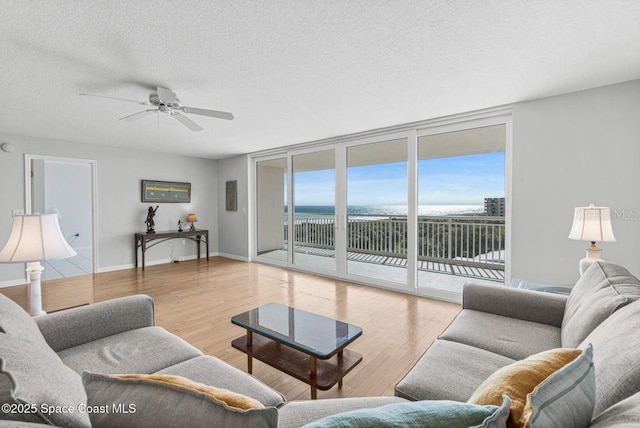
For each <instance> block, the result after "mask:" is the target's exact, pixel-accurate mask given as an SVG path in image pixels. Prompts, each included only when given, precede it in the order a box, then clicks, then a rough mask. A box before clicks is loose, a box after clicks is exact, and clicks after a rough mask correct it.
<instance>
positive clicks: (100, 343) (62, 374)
mask: <svg viewBox="0 0 640 428" xmlns="http://www.w3.org/2000/svg"><path fill="white" fill-rule="evenodd" d="M638 297H640V281H638V279H636V278H635V277H633V276H632V275H630V274H629V273H628V272H627V271H626V269H624V268H622V267H619V266H616V265H613V264H608V263H604V262H602V263H597V264H595V265H593V266H592V267H591V268H590V269H589V270H588V271H587V272H586V273H585V274H584V275H583V277H582V278H581V279H580V281H579V282H578V283H577V284H576V286H575V287H574V289H573V291H572V293H571V295H570V296H569V297H566V296H560V295H555V294H548V293H541V292H536V291H529V290H520V289H512V288H508V287H501V286H485V285H475V284H468V285H467V286H466V287H465V288H464V292H463V307H462V311H461V312H460V313H459V315H458V316H457V317H456V319H455V320H454V321H453V322H452V324H451V325H450V326H449V327H448V328H447V329H446V330H445V331H444V332H443V333H442V335H441V336H440V337H439V338H438V339H437V340H436V341H435V342H434V343H433V344H432V345H431V346H430V347H429V349H427V350H426V352H425V354H424V355H423V356H422V357H421V358H420V359H419V360H418V362H417V363H416V364H415V366H414V367H413V368H412V369H411V370H410V371H409V373H407V375H406V376H405V377H404V378H403V379H402V380H401V381H400V382H399V383H398V384H397V386H396V388H395V396H389V397H367V398H346V399H328V400H317V401H311V400H308V401H294V402H286V400H285V398H284V397H283V396H282V395H281V394H280V393H278V392H276V391H274V390H272V389H271V388H269V387H267V386H266V385H264V384H263V383H261V382H260V381H259V380H257V379H255V378H254V377H252V376H250V375H248V374H246V373H244V372H242V371H240V370H238V369H235V368H234V367H231V366H229V365H228V364H226V363H224V362H222V361H221V360H219V359H217V358H215V357H212V356H207V355H203V354H202V352H200V351H199V350H198V349H196V348H194V347H193V346H191V345H189V344H188V343H187V342H185V341H183V340H182V339H180V338H178V337H177V336H175V335H173V334H171V333H169V332H167V331H166V330H164V329H162V328H161V327H158V326H155V324H154V307H153V301H152V299H151V298H150V297H148V296H143V295H138V296H131V297H125V298H120V299H114V300H110V301H107V302H102V303H97V304H93V305H89V306H85V307H78V308H74V309H69V310H66V311H62V312H58V313H53V314H49V315H45V316H41V317H36V318H31V317H29V316H28V315H27V313H26V312H24V311H23V310H22V309H21V308H20V307H19V306H18V305H16V304H15V303H13V302H12V301H11V300H9V299H8V298H6V297H4V296H2V295H0V363H1V366H0V398H1V401H2V403H3V404H7V403H9V404H12V405H13V406H14V408H13V410H17V409H18V405H20V404H24V403H47V405H51V406H56V405H60V406H62V405H64V404H69V403H71V402H73V403H82V402H86V400H87V395H86V392H85V389H84V388H83V383H82V376H81V374H82V373H83V372H84V371H90V372H94V373H102V374H114V373H147V374H152V373H158V374H170V375H178V376H182V377H186V378H188V379H191V380H194V381H196V382H200V383H203V384H205V385H212V386H216V387H219V388H225V389H228V390H230V391H234V392H236V393H239V394H243V395H246V396H248V397H252V398H253V399H255V400H257V401H259V402H260V403H262V404H263V405H264V406H265V407H266V408H267V410H268V411H269V412H270V413H268V414H266V416H265V418H266V419H255V420H254V423H253V425H255V424H256V422H255V421H256V420H263V421H265V422H264V424H265V425H275V424H276V423H277V426H279V427H297V426H302V425H304V424H306V423H309V422H313V421H316V420H318V419H320V418H322V417H325V416H329V415H333V414H337V413H341V412H345V411H349V410H354V409H362V408H373V407H379V406H383V405H386V404H393V403H406V402H408V401H415V400H455V401H463V402H464V401H466V400H468V399H469V397H470V396H471V395H472V394H473V393H474V391H475V390H476V388H477V387H478V386H479V385H480V384H481V383H482V382H483V381H484V380H485V379H486V378H487V377H488V376H489V375H491V374H492V373H493V372H495V371H496V370H498V369H500V368H501V367H504V366H506V365H508V364H511V363H512V362H514V361H517V360H520V359H523V358H525V357H527V356H529V355H532V354H534V353H537V352H540V351H544V350H548V349H553V348H558V347H578V348H583V347H585V346H587V344H589V343H591V344H592V345H593V352H594V366H595V372H596V384H597V385H596V393H597V394H596V402H595V410H594V413H593V416H594V418H593V420H592V424H591V426H593V427H605V426H606V427H610V426H636V425H638V426H640V357H639V355H640V354H639V353H640V302H638V301H637V300H638ZM364 357H365V358H366V355H365V356H364ZM85 381H86V379H85ZM347 381H348V380H347ZM3 409H4V407H3ZM30 409H32V410H37V409H35V408H30ZM21 410H25V408H21ZM227 410H228V409H221V410H220V411H221V413H220V417H219V418H218V417H216V416H214V417H212V419H213V420H211V426H234V425H235V426H247V423H246V420H244V421H243V419H241V418H240V416H242V415H240V416H238V415H236V414H231V415H229V414H228V413H229V412H227ZM225 412H226V413H225ZM236 413H238V412H236ZM240 413H242V412H240ZM137 416H138V417H139V416H140V415H139V414H138V415H137ZM191 416H192V417H193V416H194V415H193V413H191ZM237 416H238V418H236V417H237ZM95 417H96V415H95V414H93V415H89V414H86V413H77V412H76V413H72V414H69V413H64V412H51V413H48V414H43V413H42V412H37V411H29V412H2V413H0V427H2V426H32V425H33V426H38V425H40V424H50V425H59V426H91V424H92V423H93V425H94V426H95V425H103V426H109V423H108V419H107V420H102V421H101V420H100V418H99V417H98V418H97V419H96V418H95ZM175 417H176V418H177V417H182V418H184V417H185V416H184V415H181V414H180V413H179V412H178V413H176V416H175ZM260 417H262V416H260ZM132 420H133V419H132ZM135 420H136V421H138V422H137V423H136V424H135V425H138V424H140V425H145V426H154V424H156V425H157V423H158V421H154V420H153V417H152V415H150V416H149V417H148V418H147V419H142V420H141V419H135ZM141 421H142V422H141ZM276 421H277V422H276ZM164 422H167V420H166V419H165V420H164ZM184 422H187V421H184ZM624 423H628V424H629V425H624ZM616 424H619V425H616ZM186 425H188V423H187V424H186ZM186 425H185V426H186Z"/></svg>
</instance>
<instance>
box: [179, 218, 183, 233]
mask: <svg viewBox="0 0 640 428" xmlns="http://www.w3.org/2000/svg"><path fill="white" fill-rule="evenodd" d="M178 232H182V220H178Z"/></svg>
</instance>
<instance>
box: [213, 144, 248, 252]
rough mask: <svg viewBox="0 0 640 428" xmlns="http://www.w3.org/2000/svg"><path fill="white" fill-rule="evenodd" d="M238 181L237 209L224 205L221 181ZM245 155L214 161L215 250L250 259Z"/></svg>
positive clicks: (223, 189) (223, 185)
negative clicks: (228, 208) (216, 188)
mask: <svg viewBox="0 0 640 428" xmlns="http://www.w3.org/2000/svg"><path fill="white" fill-rule="evenodd" d="M229 180H236V181H237V182H238V189H237V190H238V210H237V211H227V210H226V207H225V182H227V181H229ZM249 207H250V204H249V157H248V156H236V157H232V158H228V159H222V160H219V161H218V242H219V244H218V245H219V247H218V250H219V252H220V254H221V255H224V256H228V257H233V258H238V259H241V260H249V259H250V250H249V248H250V247H249V233H250V232H249V231H250V227H249V214H248V213H249Z"/></svg>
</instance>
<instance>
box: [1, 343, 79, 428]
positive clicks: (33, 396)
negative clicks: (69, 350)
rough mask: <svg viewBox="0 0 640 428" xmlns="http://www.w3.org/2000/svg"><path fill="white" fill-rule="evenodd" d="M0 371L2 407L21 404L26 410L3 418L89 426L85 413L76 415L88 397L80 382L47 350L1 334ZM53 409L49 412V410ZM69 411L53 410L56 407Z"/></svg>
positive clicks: (3, 413) (77, 377) (7, 413)
mask: <svg viewBox="0 0 640 428" xmlns="http://www.w3.org/2000/svg"><path fill="white" fill-rule="evenodd" d="M0 369H1V371H2V373H1V374H2V378H3V380H2V382H0V384H3V386H5V387H6V386H10V391H5V390H3V392H2V398H3V404H4V403H7V404H22V405H26V406H28V408H29V411H22V412H15V413H14V412H2V414H1V418H2V419H12V420H21V421H26V422H39V423H44V424H49V425H58V426H73V427H89V426H91V423H90V421H89V416H88V415H87V414H86V413H82V412H79V411H78V409H79V407H80V406H81V405H84V404H85V403H86V400H87V397H86V395H85V393H84V388H83V387H82V380H81V379H80V376H78V374H77V373H74V372H73V370H71V369H70V368H68V367H66V366H65V365H64V364H62V361H60V358H58V356H57V355H56V354H55V352H53V350H51V349H49V350H48V351H47V350H44V349H42V348H41V347H38V346H35V345H33V344H32V343H30V342H27V341H24V340H21V339H19V338H16V337H13V336H10V335H8V334H6V333H0ZM51 406H53V408H54V410H51V411H50V409H52V407H51ZM58 406H59V407H60V408H62V407H63V406H64V407H66V408H71V410H68V411H67V410H56V409H55V408H56V407H58Z"/></svg>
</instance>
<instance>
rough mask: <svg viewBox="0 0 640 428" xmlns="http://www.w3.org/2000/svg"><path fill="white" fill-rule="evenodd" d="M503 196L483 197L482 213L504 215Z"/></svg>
mask: <svg viewBox="0 0 640 428" xmlns="http://www.w3.org/2000/svg"><path fill="white" fill-rule="evenodd" d="M504 212H505V208H504V198H484V214H485V215H492V216H499V217H504Z"/></svg>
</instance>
